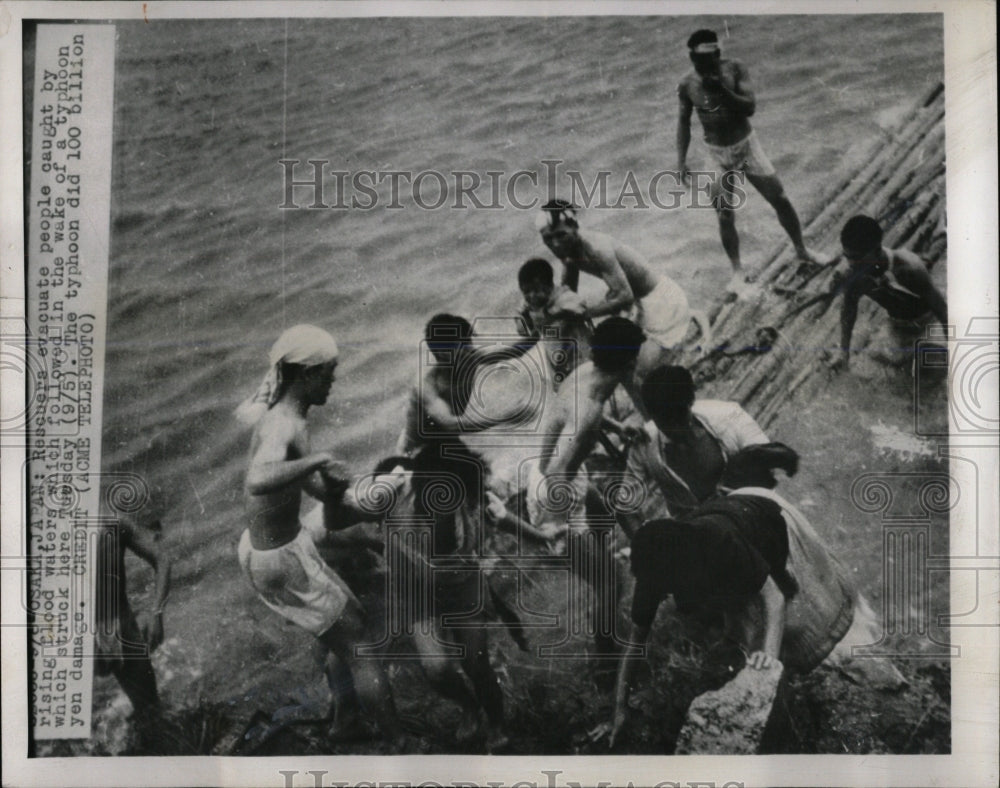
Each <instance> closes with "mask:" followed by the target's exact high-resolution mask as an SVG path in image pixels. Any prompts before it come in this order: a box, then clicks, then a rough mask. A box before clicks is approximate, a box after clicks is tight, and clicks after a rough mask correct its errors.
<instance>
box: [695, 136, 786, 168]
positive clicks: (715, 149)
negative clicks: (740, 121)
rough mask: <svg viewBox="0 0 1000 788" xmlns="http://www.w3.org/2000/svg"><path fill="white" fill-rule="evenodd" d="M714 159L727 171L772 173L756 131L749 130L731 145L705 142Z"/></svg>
mask: <svg viewBox="0 0 1000 788" xmlns="http://www.w3.org/2000/svg"><path fill="white" fill-rule="evenodd" d="M705 147H706V148H708V150H709V152H710V153H711V154H712V158H713V159H715V162H716V164H718V165H719V167H720V168H722V169H723V170H725V171H727V172H730V171H731V172H744V173H746V174H747V175H760V176H761V177H766V176H768V175H774V173H775V169H774V165H773V164H771V160H770V159H768V158H767V154H766V153H764V148H763V147H761V144H760V140H759V139H758V138H757V132H755V131H751V132H750V134H748V135H747V136H746V137H744V138H743V139H742V140H740V141H739V142H737V143H734V144H733V145H726V146H724V147H719V146H718V145H709V144H708V143H707V142H706V143H705Z"/></svg>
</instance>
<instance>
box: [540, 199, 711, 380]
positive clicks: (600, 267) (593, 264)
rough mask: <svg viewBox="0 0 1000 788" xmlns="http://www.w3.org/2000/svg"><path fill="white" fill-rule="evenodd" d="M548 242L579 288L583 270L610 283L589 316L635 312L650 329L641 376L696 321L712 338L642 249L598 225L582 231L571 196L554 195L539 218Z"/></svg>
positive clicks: (568, 281)
mask: <svg viewBox="0 0 1000 788" xmlns="http://www.w3.org/2000/svg"><path fill="white" fill-rule="evenodd" d="M537 226H538V229H539V232H541V234H542V241H544V242H545V245H546V246H548V248H549V249H551V250H552V252H553V253H554V254H555V255H556V257H558V258H559V260H561V261H562V264H563V275H562V283H563V284H564V285H566V286H567V287H569V288H570V289H571V290H573V291H576V289H577V287H578V286H579V283H580V272H581V271H583V272H584V273H586V274H590V275H591V276H596V277H598V278H599V279H601V280H603V281H604V284H606V285H607V286H608V292H607V295H606V296H605V298H604V300H603V301H601V302H600V303H599V304H595V305H593V306H587V307H586V308H585V309H584V311H583V315H582V317H583V319H585V320H596V319H597V318H601V317H607V316H608V315H619V314H622V313H629V314H630V315H631V316H632V318H633V319H634V320H635V322H636V324H637V325H638V326H639V327H640V328H641V329H642V330H643V331H644V332H645V333H646V336H647V338H648V342H647V343H646V345H644V346H643V349H642V354H641V356H640V359H639V364H638V367H637V369H638V377H639V379H641V378H642V377H643V376H644V374H645V372H647V371H648V370H650V369H652V368H653V367H654V366H656V365H657V364H659V363H664V362H665V361H666V360H667V358H668V356H667V355H665V352H666V351H671V350H674V349H675V348H677V347H678V346H679V345H680V344H681V343H682V342H683V341H684V337H685V335H686V334H687V332H688V328H689V327H690V324H691V320H692V319H694V320H696V321H697V322H698V326H699V328H700V329H701V333H702V341H703V344H709V343H710V342H711V337H710V330H709V327H708V320H707V318H705V316H704V315H702V314H700V313H698V312H692V310H691V308H690V307H689V306H688V300H687V296H686V295H685V294H684V291H683V290H682V289H681V288H680V286H679V285H678V284H677V283H676V282H674V281H673V280H672V279H670V278H669V277H667V276H661V275H658V274H655V273H653V271H652V269H651V268H650V267H649V263H648V262H647V261H646V258H644V257H643V256H642V255H641V254H639V252H637V251H636V250H635V249H633V248H632V247H630V246H627V245H625V244H623V243H621V242H619V241H616V240H615V239H614V238H612V237H610V236H608V235H605V234H604V233H599V232H596V231H594V230H586V231H584V230H581V229H580V226H579V223H578V222H577V220H576V211H575V209H574V208H573V206H572V205H570V204H569V203H568V202H566V201H565V200H551V201H550V202H548V203H546V204H545V205H544V206H543V208H542V213H541V214H540V215H539V219H538V222H537Z"/></svg>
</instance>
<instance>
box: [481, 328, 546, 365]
mask: <svg viewBox="0 0 1000 788" xmlns="http://www.w3.org/2000/svg"><path fill="white" fill-rule="evenodd" d="M537 343H538V335H537V334H536V335H534V336H527V337H525V338H524V339H522V340H521V341H520V342H515V343H514V344H511V345H504V344H500V345H490V346H489V347H482V348H476V350H475V354H476V359H475V361H474V362H473V363H477V364H496V363H497V362H498V361H505V360H507V359H511V358H518V357H519V356H523V355H524V354H525V353H527V352H528V351H529V350H531V349H532V348H533V347H534V346H535V345H536V344H537Z"/></svg>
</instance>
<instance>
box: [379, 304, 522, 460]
mask: <svg viewBox="0 0 1000 788" xmlns="http://www.w3.org/2000/svg"><path fill="white" fill-rule="evenodd" d="M424 341H425V346H426V349H427V350H428V351H429V352H430V356H429V358H428V363H427V364H426V368H425V369H424V371H423V374H422V376H421V378H420V380H419V381H418V382H417V385H416V387H414V389H413V391H412V392H411V394H410V399H409V403H408V405H407V411H406V422H405V424H404V426H403V430H402V433H401V434H400V436H399V440H398V442H397V444H396V452H397V453H398V454H401V455H406V456H413V455H414V454H416V453H417V452H418V451H419V450H420V449H421V448H423V447H424V446H426V445H428V444H429V443H438V444H440V443H442V442H443V443H452V444H453V443H455V442H456V441H460V440H461V436H462V435H463V434H464V433H472V432H479V431H482V430H486V429H489V428H490V427H495V426H498V425H500V424H505V423H509V422H516V421H518V420H519V419H521V418H522V417H523V415H524V414H523V413H522V412H521V411H518V410H515V411H514V412H512V413H507V414H501V415H498V416H496V415H492V414H487V413H483V412H482V410H481V409H479V408H477V407H476V406H475V405H473V406H472V407H470V403H471V401H472V398H473V394H474V391H475V386H476V382H477V376H478V375H479V373H480V372H481V370H482V369H483V368H485V367H487V366H489V365H490V364H496V363H498V362H501V361H505V360H510V359H514V358H517V357H518V356H521V355H523V354H524V353H527V352H528V351H529V350H531V348H533V347H534V346H535V343H536V342H537V338H534V337H528V338H525V339H524V340H523V341H521V342H519V343H516V344H513V345H508V344H500V345H496V344H493V345H487V346H481V347H477V346H476V345H475V344H474V342H475V338H474V335H473V329H472V324H471V323H469V321H468V320H466V319H465V318H464V317H460V316H458V315H452V314H448V313H440V314H437V315H434V316H433V317H432V318H431V319H430V320H428V321H427V325H426V327H425V329H424Z"/></svg>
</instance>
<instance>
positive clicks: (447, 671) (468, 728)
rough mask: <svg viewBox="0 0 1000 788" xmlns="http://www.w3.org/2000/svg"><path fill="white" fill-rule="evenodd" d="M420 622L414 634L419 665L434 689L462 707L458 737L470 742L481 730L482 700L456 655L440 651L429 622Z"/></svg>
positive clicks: (456, 736)
mask: <svg viewBox="0 0 1000 788" xmlns="http://www.w3.org/2000/svg"><path fill="white" fill-rule="evenodd" d="M424 623H425V626H421V624H419V623H418V624H417V626H416V628H415V631H414V633H413V636H412V637H413V645H414V646H415V647H416V649H417V652H418V653H419V654H420V666H421V667H422V668H423V671H424V675H425V676H427V681H428V682H430V684H431V686H432V687H434V689H435V690H437V691H438V692H440V693H441V694H442V695H444V696H445V697H446V698H448V699H449V700H453V701H455V703H457V704H458V705H459V706H460V707H461V708H462V723H461V725H459V728H458V731H457V732H456V735H455V738H456V739H457V740H458V741H459V742H460V743H462V742H467V741H469V740H470V739H472V738H474V737H475V736H476V734H477V733H478V732H479V702H478V701H477V700H476V696H475V695H473V694H472V692H471V691H470V690H469V686H468V684H467V683H466V681H465V677H464V676H463V675H462V671H461V669H460V668H459V663H458V659H457V658H456V657H451V656H444V655H442V654H441V645H440V643H438V642H437V641H436V640H435V639H434V637H433V635H432V634H431V632H430V629H429V625H426V622H424Z"/></svg>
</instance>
